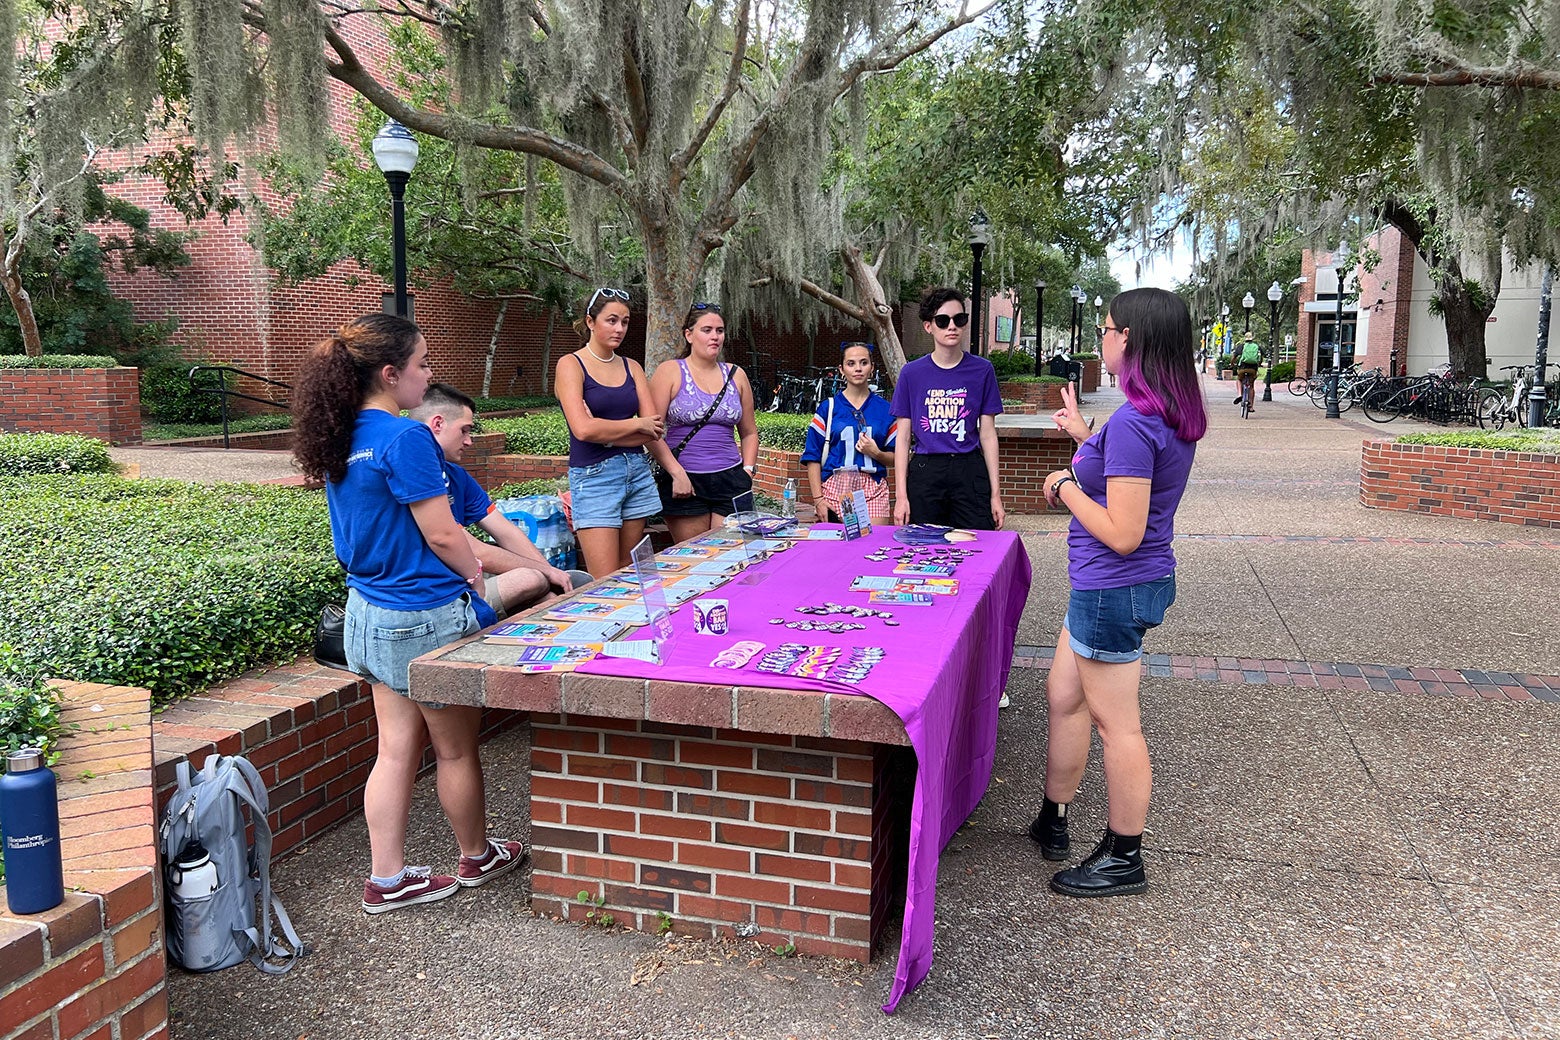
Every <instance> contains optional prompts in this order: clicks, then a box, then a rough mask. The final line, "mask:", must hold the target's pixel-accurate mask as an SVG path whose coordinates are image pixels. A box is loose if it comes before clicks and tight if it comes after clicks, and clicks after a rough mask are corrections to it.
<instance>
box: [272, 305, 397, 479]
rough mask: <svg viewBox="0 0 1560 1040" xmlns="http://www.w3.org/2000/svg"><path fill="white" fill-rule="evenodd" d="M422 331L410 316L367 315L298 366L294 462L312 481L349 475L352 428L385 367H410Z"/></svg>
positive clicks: (349, 324) (295, 393) (316, 349)
mask: <svg viewBox="0 0 1560 1040" xmlns="http://www.w3.org/2000/svg"><path fill="white" fill-rule="evenodd" d="M421 337H422V332H421V331H419V330H418V328H417V326H416V325H414V324H413V323H412V322H410V321H408V320H406V319H405V318H400V317H396V316H395V315H392V314H368V315H364V316H363V317H361V318H355V319H353V320H352V321H349V322H347V324H345V325H343V326H342V327H341V328H340V329H338V330H336V332H335V334H334V335H331V336H328V337H326V338H325V339H323V340H321V341H320V342H319V343H318V344H317V345H316V346H315V347H314V349H313V350H311V351H309V353H308V356H306V357H305V358H304V359H303V366H302V367H301V368H300V369H299V370H298V386H297V388H296V389H295V390H294V391H293V408H292V412H293V461H294V462H295V463H296V464H297V466H298V469H299V470H301V471H302V472H303V475H304V476H306V477H308V478H310V479H311V480H319V481H324V480H330V481H331V482H333V483H334V482H339V481H340V480H341V479H342V478H343V477H345V476H346V475H347V455H348V454H349V453H350V452H351V450H352V429H353V426H354V425H355V424H356V422H357V413H358V411H359V410H360V409H361V408H362V407H363V401H364V400H365V399H366V398H367V397H368V395H369V393H370V392H371V391H372V390H373V389H374V386H375V384H376V383H377V381H378V379H379V373H380V370H382V369H383V368H384V366H386V365H390V366H391V367H392V368H395V369H402V368H405V367H406V363H407V362H408V361H410V360H411V357H412V353H413V352H414V351H415V350H416V349H417V341H418V339H420V338H421Z"/></svg>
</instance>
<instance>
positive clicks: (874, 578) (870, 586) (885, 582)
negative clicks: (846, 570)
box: [850, 574, 909, 592]
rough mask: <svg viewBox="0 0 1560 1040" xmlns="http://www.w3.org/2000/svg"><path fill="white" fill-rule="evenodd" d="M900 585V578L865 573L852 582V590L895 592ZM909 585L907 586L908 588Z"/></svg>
mask: <svg viewBox="0 0 1560 1040" xmlns="http://www.w3.org/2000/svg"><path fill="white" fill-rule="evenodd" d="M899 587H900V583H899V579H898V578H894V577H890V576H888V575H882V576H879V575H876V574H863V575H861V576H859V577H857V578H855V579H854V580H852V581H851V583H850V591H852V592H893V591H894V590H895V589H898V588H899ZM908 588H909V586H906V589H908Z"/></svg>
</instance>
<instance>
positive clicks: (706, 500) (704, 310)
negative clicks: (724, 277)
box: [650, 303, 758, 542]
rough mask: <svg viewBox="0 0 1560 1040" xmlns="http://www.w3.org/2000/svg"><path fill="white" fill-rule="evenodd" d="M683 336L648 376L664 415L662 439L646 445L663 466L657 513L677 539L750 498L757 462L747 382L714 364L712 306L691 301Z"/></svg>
mask: <svg viewBox="0 0 1560 1040" xmlns="http://www.w3.org/2000/svg"><path fill="white" fill-rule="evenodd" d="M683 340H684V341H685V347H684V349H683V353H682V356H681V357H679V358H677V359H675V360H673V361H664V362H662V363H661V365H660V366H659V367H657V368H656V370H655V375H654V376H653V377H652V378H651V380H650V392H651V395H652V397H653V398H654V402H655V408H656V410H657V411H658V412H660V413H661V414H663V415H665V416H666V438H665V440H663V441H661V442H660V443H658V444H653V445H651V446H650V451H651V453H652V454H654V455H655V458H656V461H657V462H659V463H660V464H661V467H662V469H663V470H664V475H663V476H662V477H661V480H660V482H659V491H660V495H661V515H662V516H664V517H666V526H667V528H668V530H670V531H671V535H672V538H673V540H675V541H679V542H681V541H686V540H687V539H689V538H693V537H694V536H696V535H699V534H702V533H704V532H705V531H708V530H710V529H711V528H713V527H716V526H719V524H720V523H721V522H722V521H724V520H725V518H726V517H727V515H729V514H730V513H731V512H732V510H733V509H734V508H736V507H735V506H734V505H733V500H739V501H741V500H746V501H747V502H751V500H752V492H753V468H754V467H755V466H756V465H757V464H758V423H757V422H756V421H755V420H754V418H753V388H752V386H751V385H749V383H748V378H747V373H745V372H743V371H742V369H740V368H738V367H737V366H736V365H732V364H722V363H721V360H720V352H721V348H722V347H724V346H725V344H726V319H725V318H723V317H721V313H720V308H719V307H717V306H716V305H715V304H713V303H696V304H694V305H693V307H692V308H691V309H690V310H689V311H688V316H687V317H686V318H684V319H683ZM739 439H740V443H739ZM743 508H752V507H751V506H750V505H746V504H745V503H744V505H743Z"/></svg>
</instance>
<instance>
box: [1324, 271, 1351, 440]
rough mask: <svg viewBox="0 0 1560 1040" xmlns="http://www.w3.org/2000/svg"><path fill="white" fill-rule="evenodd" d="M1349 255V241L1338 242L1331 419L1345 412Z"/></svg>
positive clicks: (1329, 385) (1329, 391)
mask: <svg viewBox="0 0 1560 1040" xmlns="http://www.w3.org/2000/svg"><path fill="white" fill-rule="evenodd" d="M1348 257H1349V243H1348V242H1344V241H1340V242H1339V243H1338V255H1337V256H1336V257H1334V258H1333V268H1334V270H1336V271H1337V272H1338V307H1337V310H1336V311H1335V312H1334V317H1333V363H1332V371H1331V372H1329V373H1328V374H1327V411H1326V412H1325V415H1326V416H1327V418H1329V419H1341V418H1343V413H1342V412H1341V411H1339V410H1338V375H1339V372H1338V370H1339V369H1340V368H1342V367H1343V283H1344V280H1345V278H1346V277H1347V276H1348V270H1347V269H1346V268H1345V267H1344V264H1345V263H1346V262H1347V261H1348Z"/></svg>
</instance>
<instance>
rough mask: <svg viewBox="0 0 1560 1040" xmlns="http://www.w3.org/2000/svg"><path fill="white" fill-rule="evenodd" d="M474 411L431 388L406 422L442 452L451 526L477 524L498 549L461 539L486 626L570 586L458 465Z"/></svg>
mask: <svg viewBox="0 0 1560 1040" xmlns="http://www.w3.org/2000/svg"><path fill="white" fill-rule="evenodd" d="M476 409H477V403H476V402H475V401H473V400H472V399H471V398H469V397H467V396H466V395H465V394H463V393H461V392H460V391H459V390H457V389H455V388H454V387H453V386H450V385H449V384H448V383H434V384H433V385H432V386H430V387H428V392H427V393H426V394H424V395H423V399H422V404H420V405H418V406H417V407H416V408H413V409H412V411H411V416H412V418H413V419H416V420H417V421H418V422H420V423H422V424H423V425H424V426H426V427H428V429H430V430H432V431H433V439H434V440H435V441H437V442H438V443H439V447H440V448H441V449H443V451H444V488H445V494H446V495H447V496H448V498H449V500H450V512H451V513H453V514H454V515H455V519H456V521H457V522H459V523H461V524H464V525H465V526H467V527H470V526H471V525H472V524H476V525H477V526H478V527H480V528H482V529H483V530H484V531H486V532H487V533H488V534H490V535H492V536H493V541H494V542H496V543H498V544H496V545H494V544H492V543H489V542H484V541H483V540H482V539H480V538H478V537H476V536H475V535H473V534H471V533H470V532H469V531H468V532H467V534H466V537H467V538H469V539H471V551H472V552H474V553H475V554H476V556H477V559H479V560H481V561H482V573H483V574H484V575H485V577H484V579H483V592H482V598H483V600H484V601H485V602H486V603H487V605H488V606H490V607H492V608H493V613H494V614H496V615H497V616H496V617H494V618H493V619H492V620H488V619H487V618H485V617H483V616H482V613H483V612H482V611H481V609H480V608H479V609H478V611H477V614H478V619H479V620H481V621H483V622H484V624H485V625H491V624H495V623H497V622H498V621H499V620H500V619H501V618H503V617H505V616H507V615H508V614H510V613H512V612H513V611H516V610H518V609H520V608H521V607H529V606H531V605H532V604H534V603H537V602H540V601H541V600H543V599H545V598H551V596H552V593H553V592H555V591H556V592H571V591H573V589H574V581H573V578H572V577H571V576H570V575H569V574H568V573H567V572H565V571H561V570H559V569H558V568H556V567H554V566H552V565H551V564H549V563H548V562H547V558H546V557H544V556H543V555H542V554H541V553H540V552H539V551H538V550H537V548H536V546H534V545H532V544H531V539H529V538H527V537H526V536H525V532H524V531H522V530H520V528H518V527H516V526H515V525H514V524H513V523H511V522H510V521H509V518H508V517H506V516H505V515H504V514H503V513H500V512H499V511H498V509H497V508H496V507H495V506H494V505H493V500H492V499H491V498H489V497H488V494H487V492H486V491H483V490H482V485H480V484H478V483H477V482H476V481H475V480H473V479H472V478H471V474H469V473H467V472H466V470H465V468H464V467H462V466H461V465H460V460H461V456H463V455H464V454H465V453H466V449H467V448H469V447H470V446H471V431H472V429H473V428H475V426H476V419H477V415H476Z"/></svg>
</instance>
